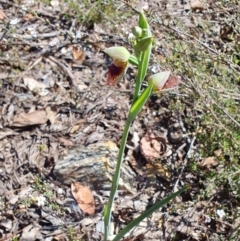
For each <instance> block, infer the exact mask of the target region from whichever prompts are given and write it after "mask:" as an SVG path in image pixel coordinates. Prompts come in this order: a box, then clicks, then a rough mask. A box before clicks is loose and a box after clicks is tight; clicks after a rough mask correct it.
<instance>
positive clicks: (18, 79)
mask: <svg viewBox="0 0 240 241" xmlns="http://www.w3.org/2000/svg"><path fill="white" fill-rule="evenodd" d="M41 60H42V57H40V58H38V59H37V60H36V61H35V62H34V63H33V64H31V63H32V62H30V64H29V65H28V66H29V67H28V68H27V70H26V71H23V72H22V73H21V74H20V76H19V77H18V78H17V79H16V80H15V81H14V85H19V83H20V81H21V79H22V78H23V76H24V75H25V74H27V73H28V71H30V70H31V69H32V68H33V67H34V66H35V65H37V64H38V63H39V62H41Z"/></svg>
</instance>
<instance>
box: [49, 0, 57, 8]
mask: <svg viewBox="0 0 240 241" xmlns="http://www.w3.org/2000/svg"><path fill="white" fill-rule="evenodd" d="M50 4H51V6H52V7H53V8H55V7H58V6H59V1H58V0H51V1H50Z"/></svg>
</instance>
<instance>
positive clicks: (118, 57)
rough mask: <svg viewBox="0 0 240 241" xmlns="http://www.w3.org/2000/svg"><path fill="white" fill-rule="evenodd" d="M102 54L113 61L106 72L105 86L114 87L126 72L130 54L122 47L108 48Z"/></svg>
mask: <svg viewBox="0 0 240 241" xmlns="http://www.w3.org/2000/svg"><path fill="white" fill-rule="evenodd" d="M104 52H105V53H106V54H107V55H109V56H110V57H111V58H112V59H113V63H112V64H111V66H110V67H109V69H108V72H107V84H108V85H112V86H113V85H116V84H117V83H118V82H119V81H120V80H121V79H122V78H123V75H124V74H125V73H126V71H127V66H128V60H129V58H130V53H129V52H128V50H127V49H126V48H124V47H110V48H107V49H105V50H104Z"/></svg>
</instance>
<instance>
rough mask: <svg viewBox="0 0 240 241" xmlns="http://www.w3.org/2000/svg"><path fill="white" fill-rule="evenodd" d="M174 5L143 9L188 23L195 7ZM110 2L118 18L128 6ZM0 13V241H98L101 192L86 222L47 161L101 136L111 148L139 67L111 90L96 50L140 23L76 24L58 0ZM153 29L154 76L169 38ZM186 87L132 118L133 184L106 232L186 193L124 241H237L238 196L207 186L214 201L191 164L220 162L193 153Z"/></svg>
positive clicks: (4, 4)
mask: <svg viewBox="0 0 240 241" xmlns="http://www.w3.org/2000/svg"><path fill="white" fill-rule="evenodd" d="M180 2H181V1H179V2H177V1H173V2H172V3H168V4H167V5H165V4H164V2H163V1H160V3H158V1H156V3H155V2H149V6H150V9H152V10H153V11H156V12H157V11H158V10H159V11H160V10H161V11H163V10H164V11H165V12H166V13H168V14H169V15H171V14H173V15H174V14H180V15H178V16H181V17H182V18H183V20H184V21H183V22H185V24H186V26H187V27H189V25H190V21H189V19H188V18H184V17H183V16H184V14H186V13H187V12H189V10H191V7H189V5H188V2H187V3H180ZM54 4H57V5H56V6H55V5H54ZM23 5H24V6H23ZM80 6H82V5H80ZM73 7H74V6H73ZM118 7H119V9H118V11H119V12H118V13H121V12H124V11H125V12H126V15H127V11H130V12H131V10H130V9H129V8H127V7H126V6H124V5H121V4H120V3H119V6H118ZM82 8H84V5H83V6H82ZM199 8H200V10H203V9H202V7H201V6H200V7H199V5H197V7H196V6H195V7H192V10H194V11H195V10H198V9H199ZM0 9H1V11H0V21H1V32H0V40H1V42H0V50H1V57H0V63H1V66H0V70H1V72H0V79H1V93H0V107H1V122H0V125H1V129H0V165H1V166H0V194H1V199H0V219H1V221H0V237H1V240H103V239H102V232H101V231H102V225H103V223H102V213H103V207H104V204H105V203H106V201H107V197H108V192H106V191H102V190H95V192H93V194H94V198H95V202H96V214H95V215H93V216H90V217H89V216H88V215H86V214H84V213H83V212H82V211H81V210H80V209H79V207H78V206H77V204H76V202H75V201H74V199H73V197H72V195H71V193H70V192H71V190H70V187H69V186H65V185H63V184H62V183H61V182H59V181H58V180H57V179H56V177H55V176H54V174H53V168H54V165H55V163H56V162H57V161H58V159H59V156H60V155H61V154H63V153H64V151H65V150H66V149H69V148H72V147H77V146H79V147H80V146H81V147H82V146H83V145H88V144H90V143H95V142H98V141H105V140H111V141H112V142H114V143H116V144H117V145H118V146H119V143H120V140H121V134H122V131H123V128H124V123H125V120H126V116H127V113H128V109H129V106H130V103H131V98H132V89H133V85H134V76H135V75H134V74H135V72H136V70H135V69H134V68H133V67H130V68H129V70H128V72H127V76H126V78H125V80H124V81H123V82H122V83H121V84H120V85H119V86H118V87H116V88H109V87H107V86H106V83H105V72H106V70H107V67H108V66H109V64H110V61H111V60H110V59H108V57H107V56H105V55H104V53H103V52H102V50H103V49H104V48H106V47H109V46H113V45H124V46H129V44H128V43H127V42H126V37H127V36H128V32H130V29H129V26H133V24H136V19H135V18H132V19H131V20H128V21H127V20H126V18H125V22H124V21H123V22H114V21H115V20H114V21H112V22H111V21H108V22H104V21H102V22H99V23H97V24H96V23H95V24H92V23H88V24H87V22H86V20H84V21H85V22H84V21H82V22H81V21H80V22H78V21H77V19H76V18H75V16H77V15H76V12H75V11H74V9H73V8H71V7H70V5H69V2H68V3H60V5H58V2H57V1H56V2H55V1H51V2H50V4H49V5H48V4H46V5H45V4H43V3H34V2H31V1H24V2H20V3H19V2H17V1H15V2H11V1H3V0H0ZM209 9H211V7H209ZM86 11H87V10H86ZM106 16H107V15H106ZM199 16H201V15H199ZM123 18H124V16H123ZM110 19H113V18H110ZM166 19H168V18H166ZM166 21H167V20H166ZM110 22H111V23H110ZM113 23H114V24H115V23H116V24H118V26H116V25H114V24H113ZM188 24H189V25H188ZM110 25H111V27H110ZM113 25H114V27H113ZM184 26H185V25H184ZM190 28H191V26H190ZM127 31H128V32H127ZM118 32H119V33H118ZM153 32H154V34H155V36H156V39H157V40H156V47H155V48H154V50H153V51H154V54H155V58H154V60H153V63H151V71H152V72H156V71H157V69H158V68H159V69H160V66H159V65H157V64H156V63H158V62H157V60H158V59H160V60H162V59H165V58H166V56H169V53H170V52H171V51H172V50H171V49H167V48H163V45H164V43H166V42H167V41H168V39H163V44H161V42H160V40H161V39H162V38H163V36H162V33H161V32H160V31H159V30H158V25H157V24H156V25H154V24H153ZM118 36H119V37H118ZM163 62H164V61H163ZM182 78H183V80H184V81H186V80H187V79H186V78H185V77H184V76H182ZM191 91H192V90H191V89H190V88H189V86H188V83H187V82H185V84H183V86H182V88H181V89H180V90H179V93H170V94H166V95H164V96H152V97H151V99H150V101H149V102H148V103H147V105H146V107H145V108H144V110H143V111H142V112H141V113H140V115H139V117H138V118H137V120H136V121H135V122H134V124H133V126H132V128H131V130H130V136H129V139H128V149H127V150H126V164H127V165H129V164H130V166H131V168H132V169H133V171H134V172H135V173H136V175H137V177H136V181H135V183H134V187H135V189H136V190H135V191H134V193H132V194H130V193H128V192H125V193H122V192H120V193H119V196H118V197H117V200H116V206H115V210H114V220H113V225H114V228H113V229H114V230H112V232H113V233H112V234H116V233H117V230H119V229H121V228H122V227H123V226H125V224H127V223H129V222H130V221H131V220H132V219H133V218H135V217H137V216H138V215H139V213H141V212H142V211H143V210H145V209H146V208H147V207H149V206H151V204H153V203H154V202H155V201H156V200H159V199H162V198H163V197H166V196H167V195H168V194H170V193H171V192H172V191H176V190H178V189H179V187H181V186H183V185H184V184H190V185H191V188H190V190H189V191H188V192H187V193H185V194H184V195H182V196H181V197H179V198H178V199H176V200H174V202H173V203H171V205H170V204H169V205H168V206H166V207H164V209H162V210H159V212H156V213H155V214H154V215H152V217H150V218H149V219H148V220H145V221H144V222H142V223H141V224H140V225H139V227H137V228H136V229H135V230H133V231H132V233H131V234H130V236H131V237H132V238H127V239H125V240H230V238H232V239H231V240H238V239H237V236H238V234H237V232H238V226H239V217H238V212H239V210H238V206H239V199H238V198H237V197H238V195H236V196H233V195H231V193H230V192H228V190H226V189H225V188H224V186H223V187H222V186H221V187H219V190H217V189H213V190H211V194H210V195H209V196H210V197H204V196H202V190H204V189H205V188H206V186H205V184H204V182H205V181H207V175H206V176H202V173H201V172H198V171H194V170H195V169H194V166H198V168H200V170H204V171H205V172H207V173H208V172H209V173H210V171H209V170H214V171H215V172H216V173H220V172H221V170H222V169H221V166H219V165H218V164H219V163H218V162H217V161H216V160H215V159H214V158H211V157H209V158H208V159H207V158H206V159H205V158H203V157H202V155H201V153H200V151H201V144H202V143H201V142H200V140H199V139H198V138H197V137H196V136H197V135H196V133H194V131H195V130H196V129H195V127H196V125H197V124H199V125H200V126H201V121H200V119H201V118H202V117H203V111H202V110H201V109H200V108H198V106H197V102H195V100H194V98H193V96H192V95H191V94H190V92H191ZM149 133H152V135H153V137H152V138H153V139H157V140H158V142H159V143H160V144H161V145H160V147H159V148H160V149H159V155H160V156H159V158H158V160H157V163H158V166H157V168H156V169H157V171H158V172H157V173H156V170H154V168H155V167H154V165H156V163H155V164H152V165H153V167H149V164H147V162H146V159H145V158H144V156H143V155H142V153H141V152H140V148H139V143H140V141H141V140H142V139H143V137H144V136H146V135H150V134H149ZM220 151H221V150H220ZM219 155H221V154H219ZM189 162H190V163H191V165H188V163H189ZM136 163H138V164H139V163H140V164H141V165H142V166H141V165H140V166H139V165H136ZM210 184H211V183H209V185H210ZM236 192H237V193H238V190H236ZM238 194H239V193H238ZM224 210H225V211H224ZM226 212H228V218H227V219H225V216H226ZM235 233H236V234H235ZM233 234H234V235H233ZM134 238H135V239H134Z"/></svg>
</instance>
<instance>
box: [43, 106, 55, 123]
mask: <svg viewBox="0 0 240 241" xmlns="http://www.w3.org/2000/svg"><path fill="white" fill-rule="evenodd" d="M45 111H46V114H47V118H48V120H49V121H50V122H51V124H54V122H55V116H56V113H55V112H54V111H52V109H51V107H50V106H47V107H46V109H45Z"/></svg>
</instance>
